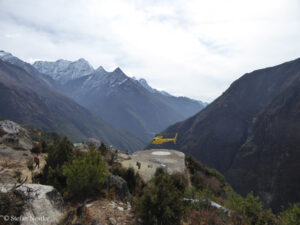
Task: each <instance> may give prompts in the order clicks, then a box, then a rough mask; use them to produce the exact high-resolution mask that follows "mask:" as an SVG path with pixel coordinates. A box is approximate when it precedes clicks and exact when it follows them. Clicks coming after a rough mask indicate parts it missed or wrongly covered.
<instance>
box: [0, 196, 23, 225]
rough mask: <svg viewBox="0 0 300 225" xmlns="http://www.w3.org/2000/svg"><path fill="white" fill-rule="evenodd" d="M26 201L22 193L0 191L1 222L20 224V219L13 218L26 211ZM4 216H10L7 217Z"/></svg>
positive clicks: (7, 224)
mask: <svg viewBox="0 0 300 225" xmlns="http://www.w3.org/2000/svg"><path fill="white" fill-rule="evenodd" d="M24 205H25V202H24V200H23V199H22V196H21V195H20V194H17V193H14V192H8V193H1V192H0V224H1V225H2V224H3V225H4V224H5V225H18V224H20V221H17V220H11V219H12V218H17V217H20V216H21V215H22V213H23V211H24ZM4 216H9V217H8V219H6V218H5V217H4Z"/></svg>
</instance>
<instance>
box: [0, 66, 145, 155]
mask: <svg viewBox="0 0 300 225" xmlns="http://www.w3.org/2000/svg"><path fill="white" fill-rule="evenodd" d="M0 108H1V110H0V117H1V118H5V119H10V120H14V121H16V122H18V123H21V124H23V125H26V126H30V127H34V128H39V129H42V130H45V131H56V132H58V133H59V134H62V135H67V136H69V137H70V138H71V139H72V140H73V141H81V140H84V139H85V138H89V137H96V138H98V139H100V140H102V141H104V142H106V143H109V144H113V145H115V146H117V147H119V148H123V149H125V148H128V149H139V148H141V147H142V146H143V144H142V142H141V141H139V140H138V139H137V138H135V137H133V136H132V135H130V134H128V133H126V132H124V131H122V130H120V129H118V128H115V127H113V126H111V125H110V124H108V123H107V122H105V121H104V120H102V119H101V118H100V117H98V116H96V115H94V114H92V113H90V112H89V111H88V110H86V109H85V108H83V107H82V106H80V105H79V104H77V103H76V102H74V101H73V100H71V99H70V98H68V97H65V96H64V95H62V94H60V93H58V92H56V91H53V90H52V89H51V88H49V87H47V86H46V85H45V84H44V82H42V81H41V80H40V79H36V78H35V77H34V76H33V75H31V74H29V73H28V72H26V71H25V70H23V69H22V68H20V67H17V66H15V65H12V64H10V63H5V62H3V61H1V60H0Z"/></svg>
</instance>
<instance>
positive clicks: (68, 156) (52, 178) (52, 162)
mask: <svg viewBox="0 0 300 225" xmlns="http://www.w3.org/2000/svg"><path fill="white" fill-rule="evenodd" d="M72 158H73V144H72V143H71V142H70V141H69V140H68V139H67V138H66V137H64V138H62V139H61V140H58V141H56V142H55V143H54V144H53V145H51V146H50V147H49V148H48V157H47V159H46V165H45V167H44V168H43V171H42V173H41V174H37V175H36V176H35V178H36V179H39V182H40V183H41V184H48V185H52V186H54V187H55V188H56V189H58V190H59V191H60V192H64V190H65V188H66V184H67V183H66V177H65V176H64V174H63V172H62V166H63V165H64V164H65V163H68V162H70V161H71V160H72Z"/></svg>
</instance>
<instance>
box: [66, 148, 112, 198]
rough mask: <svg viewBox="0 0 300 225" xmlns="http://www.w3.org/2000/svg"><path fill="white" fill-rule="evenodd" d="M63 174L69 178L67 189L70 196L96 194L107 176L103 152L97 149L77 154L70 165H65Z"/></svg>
mask: <svg viewBox="0 0 300 225" xmlns="http://www.w3.org/2000/svg"><path fill="white" fill-rule="evenodd" d="M63 174H64V175H65V176H66V178H67V191H68V194H69V195H70V197H74V196H76V195H80V196H82V197H89V196H94V195H96V194H97V193H98V192H99V191H100V189H101V188H102V186H103V184H104V182H105V181H106V178H107V171H106V168H105V164H104V162H103V161H102V156H101V153H99V152H97V151H95V150H91V151H89V152H88V153H87V154H85V155H79V156H76V157H75V158H74V159H73V161H72V163H71V164H70V165H64V166H63Z"/></svg>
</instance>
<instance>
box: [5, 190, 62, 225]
mask: <svg viewBox="0 0 300 225" xmlns="http://www.w3.org/2000/svg"><path fill="white" fill-rule="evenodd" d="M9 186H10V187H9ZM11 186H12V185H3V186H2V187H1V188H0V191H1V192H4V193H5V192H7V191H9V190H10V189H11ZM16 192H17V193H18V194H20V195H21V196H22V198H23V199H24V201H25V206H24V211H23V213H22V215H21V216H20V218H16V219H19V221H20V224H21V225H54V224H58V223H59V221H60V220H61V219H62V216H63V211H64V202H63V199H62V196H61V195H60V193H59V192H58V191H57V190H56V189H55V188H54V187H52V186H48V185H40V184H26V185H22V186H21V187H19V188H17V189H16ZM8 216H10V215H8Z"/></svg>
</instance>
